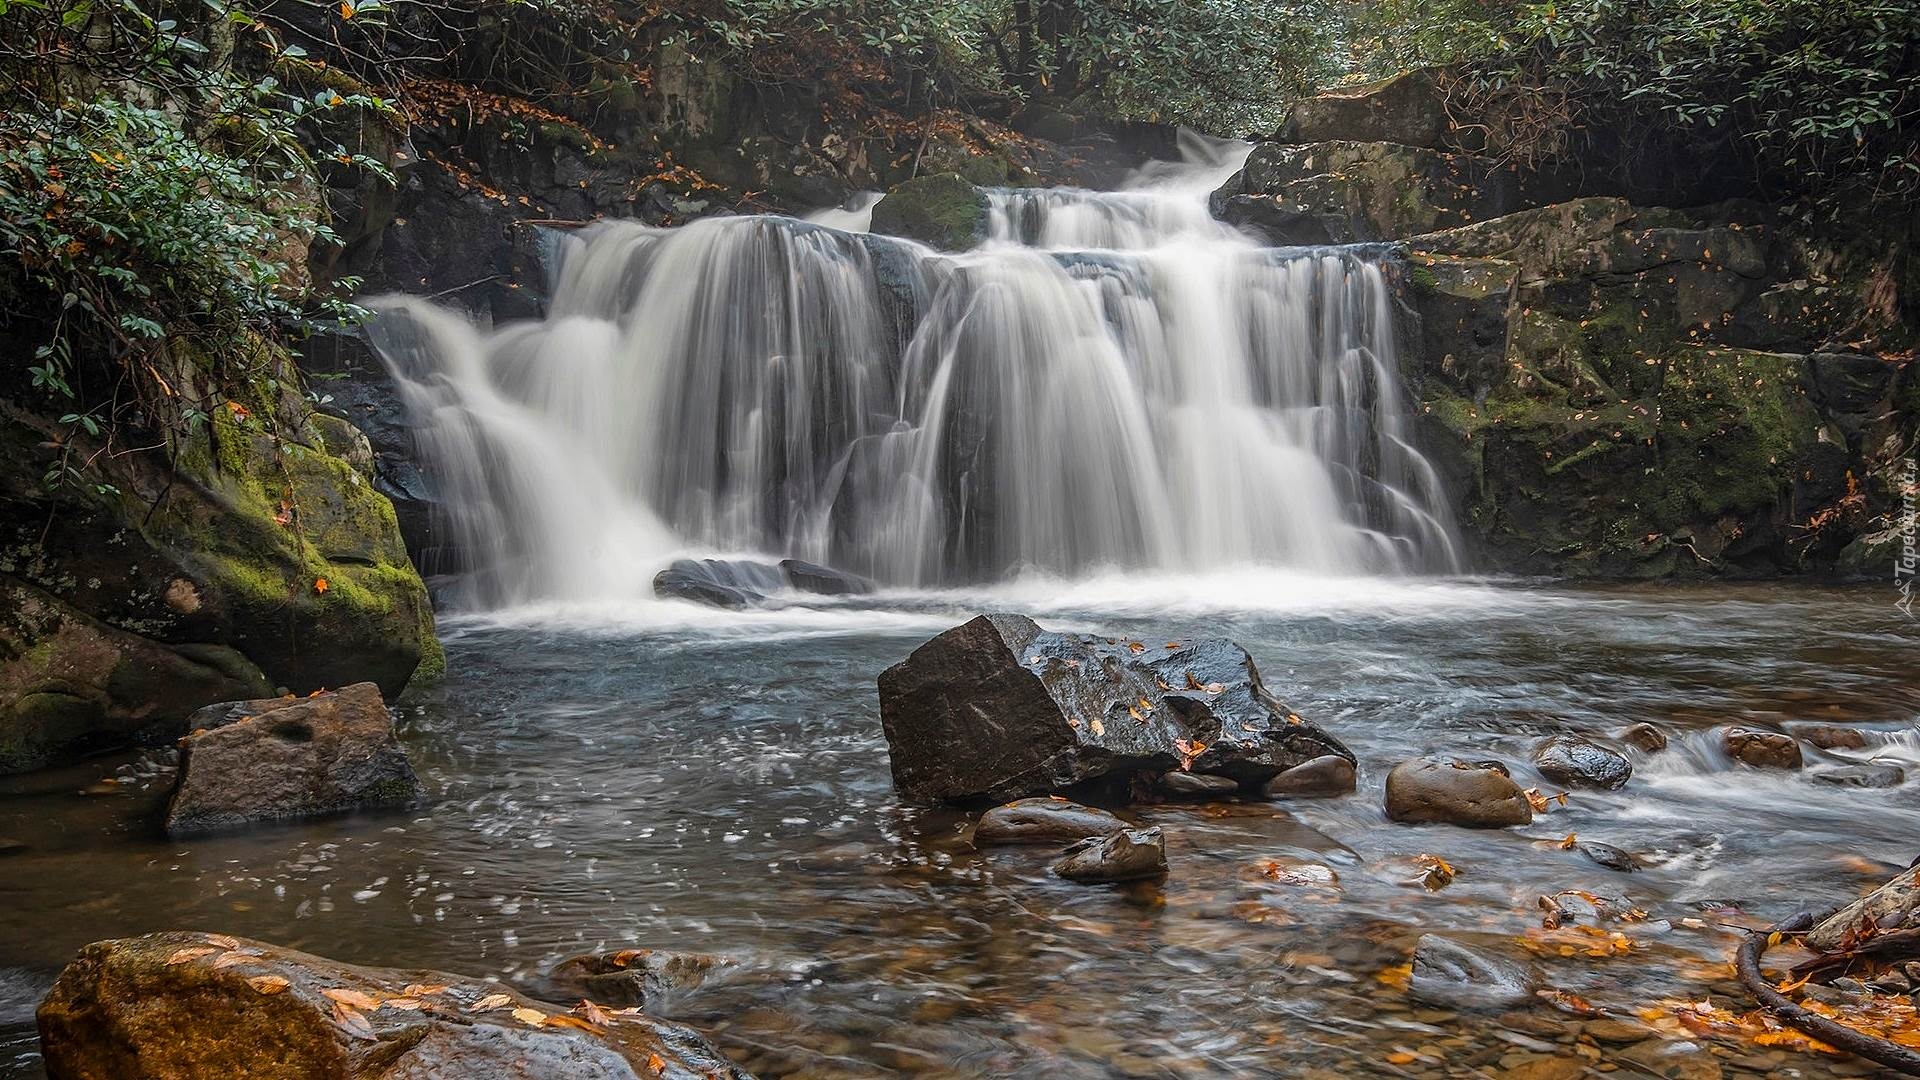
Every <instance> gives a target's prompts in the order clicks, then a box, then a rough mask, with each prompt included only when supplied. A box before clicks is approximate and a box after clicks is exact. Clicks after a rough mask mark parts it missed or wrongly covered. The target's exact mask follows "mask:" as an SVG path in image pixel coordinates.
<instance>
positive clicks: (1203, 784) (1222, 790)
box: [1160, 769, 1240, 799]
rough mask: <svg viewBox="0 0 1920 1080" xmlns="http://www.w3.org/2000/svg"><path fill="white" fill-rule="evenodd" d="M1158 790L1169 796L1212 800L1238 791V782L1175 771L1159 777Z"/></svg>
mask: <svg viewBox="0 0 1920 1080" xmlns="http://www.w3.org/2000/svg"><path fill="white" fill-rule="evenodd" d="M1160 790H1162V791H1164V792H1166V793H1167V794H1169V795H1181V796H1185V797H1188V798H1196V799H1213V798H1219V797H1220V796H1222V795H1232V794H1234V793H1235V792H1237V791H1239V790H1240V782H1239V781H1238V780H1235V779H1234V778H1233V777H1231V776H1214V775H1212V774H1210V773H1193V772H1184V771H1181V770H1178V769H1176V770H1174V771H1172V772H1169V773H1166V774H1164V775H1162V776H1161V777H1160Z"/></svg>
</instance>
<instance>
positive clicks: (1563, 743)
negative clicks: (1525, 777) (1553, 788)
mask: <svg viewBox="0 0 1920 1080" xmlns="http://www.w3.org/2000/svg"><path fill="white" fill-rule="evenodd" d="M1533 764H1534V767H1535V768H1537V769H1539V770H1540V775H1542V776H1544V777H1546V778H1547V779H1549V780H1551V781H1553V782H1554V783H1556V784H1564V785H1566V786H1567V787H1587V788H1605V789H1607V790H1609V791H1611V790H1614V789H1616V788H1621V787H1625V786H1626V784H1627V781H1628V780H1630V779H1632V778H1633V765H1632V763H1630V762H1629V761H1627V759H1626V758H1625V757H1623V756H1622V755H1620V754H1618V753H1615V752H1614V751H1612V750H1609V749H1607V748H1606V747H1604V746H1601V745H1599V744H1598V743H1594V742H1589V741H1587V740H1586V739H1582V738H1577V737H1575V736H1572V735H1555V736H1553V737H1552V738H1550V739H1548V740H1546V741H1545V742H1543V743H1541V744H1540V745H1539V746H1537V747H1535V748H1534V751H1533Z"/></svg>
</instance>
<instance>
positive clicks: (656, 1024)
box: [39, 932, 750, 1080]
mask: <svg viewBox="0 0 1920 1080" xmlns="http://www.w3.org/2000/svg"><path fill="white" fill-rule="evenodd" d="M39 1023H40V1045H41V1050H42V1053H43V1054H44V1055H45V1060H46V1069H47V1074H48V1075H49V1076H54V1077H61V1078H63V1080H201V1078H207V1077H242V1076H244V1077H251V1078H254V1080H372V1078H374V1077H383V1078H387V1080H396V1078H402V1077H411V1078H417V1080H425V1078H428V1077H443V1078H453V1077H509V1076H511V1077H519V1078H521V1080H562V1078H565V1080H578V1078H595V1080H640V1078H642V1077H646V1078H658V1077H666V1078H672V1080H750V1078H748V1075H747V1074H746V1073H745V1072H743V1071H741V1070H740V1069H739V1068H738V1067H736V1066H735V1065H734V1064H733V1063H732V1062H730V1061H728V1060H727V1058H726V1057H725V1056H724V1055H722V1054H721V1053H720V1052H719V1051H718V1050H717V1049H715V1048H714V1046H713V1044H711V1043H709V1042H708V1041H707V1040H706V1039H705V1038H704V1037H703V1036H701V1035H700V1034H699V1033H698V1032H696V1031H694V1030H692V1029H691V1028H685V1027H681V1026H679V1025H676V1024H669V1023H665V1022H662V1021H659V1020H655V1019H654V1018H652V1017H650V1016H647V1015H646V1014H644V1013H642V1012H640V1011H639V1010H637V1009H618V1010H616V1009H611V1008H600V1007H599V1006H596V1005H591V1004H589V1003H584V1002H583V1003H582V1004H581V1005H579V1006H577V1007H576V1008H574V1009H572V1010H568V1009H564V1008H559V1007H556V1006H553V1005H548V1004H545V1003H543V1002H538V1001H534V1000H531V999H529V998H526V997H523V996H521V995H519V994H517V993H514V992H513V991H511V990H508V989H505V988H503V987H502V986H500V984H498V983H492V982H487V981H485V980H481V979H473V978H468V977H466V976H462V975H450V974H447V973H444V972H438V971H411V970H396V969H393V968H375V967H359V966H355V965H352V964H342V963H338V962H336V961H332V960H327V959H324V958H322V957H318V956H312V955H309V954H307V953H301V952H295V951H294V950H292V949H283V948H279V947H277V946H273V945H268V944H265V943H264V942H258V941H247V940H245V939H241V938H233V937H228V936H226V935H224V934H203V933H184V932H174V933H160V934H148V935H146V936H144V937H137V938H124V939H121V940H117V941H100V942H95V943H94V944H92V945H89V946H87V947H86V948H85V949H82V950H81V952H80V955H79V956H78V957H76V958H75V959H74V961H73V962H72V963H71V964H69V965H67V968H66V970H64V971H62V972H61V973H60V977H59V979H58V980H57V981H56V982H55V983H54V985H53V990H52V991H51V992H50V993H49V994H48V995H47V999H46V1001H45V1002H44V1003H42V1004H41V1006H40V1011H39Z"/></svg>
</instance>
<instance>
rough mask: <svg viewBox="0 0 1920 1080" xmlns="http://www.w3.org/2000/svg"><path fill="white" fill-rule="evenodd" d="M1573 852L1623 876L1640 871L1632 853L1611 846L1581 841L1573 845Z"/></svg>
mask: <svg viewBox="0 0 1920 1080" xmlns="http://www.w3.org/2000/svg"><path fill="white" fill-rule="evenodd" d="M1574 850H1575V851H1578V852H1579V853H1580V854H1582V855H1585V856H1586V857H1587V858H1589V859H1592V860H1593V861H1594V862H1596V863H1598V864H1600V865H1601V866H1604V867H1606V868H1607V869H1609V870H1618V871H1620V872H1621V873H1623V874H1631V873H1633V872H1634V871H1635V870H1638V869H1640V863H1639V861H1638V860H1636V859H1635V858H1634V857H1633V855H1632V853H1630V852H1627V851H1624V850H1622V849H1620V848H1617V847H1614V846H1613V845H1612V844H1601V843H1596V842H1594V841H1591V840H1582V841H1580V842H1579V843H1577V844H1575V845H1574Z"/></svg>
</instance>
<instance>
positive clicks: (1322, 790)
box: [1261, 754, 1359, 799]
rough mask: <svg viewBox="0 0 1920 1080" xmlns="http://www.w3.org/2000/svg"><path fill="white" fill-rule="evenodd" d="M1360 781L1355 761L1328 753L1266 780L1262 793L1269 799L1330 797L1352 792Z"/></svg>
mask: <svg viewBox="0 0 1920 1080" xmlns="http://www.w3.org/2000/svg"><path fill="white" fill-rule="evenodd" d="M1358 783H1359V775H1358V773H1357V772H1356V771H1355V769H1354V767H1353V762H1351V761H1349V760H1347V759H1346V758H1343V757H1341V756H1340V755H1338V754H1326V755H1323V756H1321V757H1317V758H1314V759H1313V760H1312V761H1303V762H1301V763H1300V764H1298V765H1295V766H1294V767H1293V768H1291V769H1288V770H1287V771H1286V772H1283V773H1281V774H1280V775H1278V776H1276V777H1274V778H1273V779H1271V780H1269V781H1267V785H1266V787H1264V788H1262V789H1261V794H1263V795H1265V796H1266V797H1267V798H1269V799H1327V798H1332V797H1334V796H1337V795H1346V794H1350V793H1351V792H1352V791H1353V790H1354V788H1355V786H1357V784H1358Z"/></svg>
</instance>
